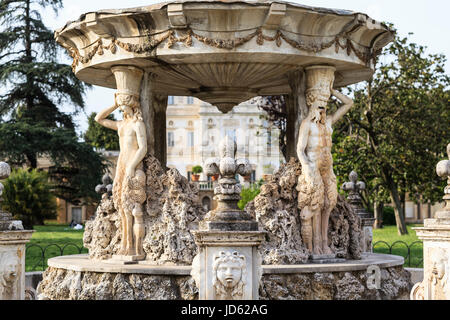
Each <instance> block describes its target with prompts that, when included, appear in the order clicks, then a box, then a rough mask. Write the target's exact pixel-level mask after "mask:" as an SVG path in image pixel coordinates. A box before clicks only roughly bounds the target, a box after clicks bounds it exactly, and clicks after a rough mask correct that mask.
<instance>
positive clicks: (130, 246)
mask: <svg viewBox="0 0 450 320" xmlns="http://www.w3.org/2000/svg"><path fill="white" fill-rule="evenodd" d="M111 71H112V72H113V74H114V76H115V78H116V85H117V92H116V93H115V96H114V105H113V106H111V107H109V108H106V109H104V110H103V111H101V112H100V113H98V114H97V116H96V117H95V120H96V121H97V122H98V123H99V124H101V125H102V126H105V127H107V128H110V129H113V130H116V131H117V133H118V134H119V145H120V154H119V158H118V160H117V166H116V174H115V177H114V183H113V191H112V193H113V201H114V206H115V207H116V209H117V211H118V212H119V214H120V218H121V244H120V251H119V257H118V258H120V257H121V256H127V258H128V259H131V260H141V259H144V258H145V254H144V252H143V246H142V241H143V237H144V233H145V230H144V224H143V209H142V204H143V203H144V202H145V200H146V193H145V182H146V181H145V180H146V179H145V173H144V170H143V162H142V161H143V159H144V157H145V155H146V153H147V136H146V129H145V125H144V121H143V118H142V112H141V107H140V102H139V91H140V86H141V79H142V75H143V71H142V70H140V69H138V68H136V67H132V66H116V67H112V68H111ZM117 108H119V110H120V111H122V114H123V120H121V121H113V120H109V119H106V117H107V116H108V115H109V114H111V113H112V112H113V111H114V110H116V109H117ZM133 218H134V221H133ZM114 257H117V256H113V258H114Z"/></svg>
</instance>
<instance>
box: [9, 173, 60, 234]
mask: <svg viewBox="0 0 450 320" xmlns="http://www.w3.org/2000/svg"><path fill="white" fill-rule="evenodd" d="M3 185H4V186H5V190H4V193H3V199H4V200H3V209H4V210H5V211H9V212H11V213H12V215H13V216H14V219H17V220H22V224H23V226H24V228H25V229H32V228H33V226H34V225H43V224H44V220H45V219H53V218H55V217H56V198H55V196H54V195H53V194H52V192H51V186H50V184H49V182H48V176H47V173H46V172H44V171H37V170H36V169H33V170H30V171H28V170H25V169H18V170H13V172H12V173H11V175H10V176H9V178H8V179H6V180H5V181H4V182H3Z"/></svg>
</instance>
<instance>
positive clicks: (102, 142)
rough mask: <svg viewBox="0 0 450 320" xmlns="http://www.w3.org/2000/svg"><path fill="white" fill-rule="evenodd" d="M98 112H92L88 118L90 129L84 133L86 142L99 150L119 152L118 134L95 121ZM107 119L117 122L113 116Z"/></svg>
mask: <svg viewBox="0 0 450 320" xmlns="http://www.w3.org/2000/svg"><path fill="white" fill-rule="evenodd" d="M96 115H97V113H96V112H92V113H91V115H90V116H89V118H88V123H89V126H88V129H87V130H86V132H85V133H84V141H86V142H87V143H89V144H90V145H91V146H93V147H94V148H97V149H105V150H119V136H118V135H117V132H116V131H114V130H111V129H109V128H106V127H104V126H102V125H100V124H99V123H97V121H95V116H96ZM107 119H109V120H116V118H115V117H114V115H113V114H110V115H109V116H108V117H107Z"/></svg>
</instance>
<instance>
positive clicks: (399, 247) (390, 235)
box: [373, 224, 423, 268]
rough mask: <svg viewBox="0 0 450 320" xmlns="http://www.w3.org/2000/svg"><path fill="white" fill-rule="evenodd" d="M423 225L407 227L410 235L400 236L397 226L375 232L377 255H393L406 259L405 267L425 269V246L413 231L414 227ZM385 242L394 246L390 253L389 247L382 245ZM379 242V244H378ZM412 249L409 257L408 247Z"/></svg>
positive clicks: (374, 241)
mask: <svg viewBox="0 0 450 320" xmlns="http://www.w3.org/2000/svg"><path fill="white" fill-rule="evenodd" d="M421 226H423V225H419V224H411V225H407V229H408V235H404V236H399V235H398V233H397V227H396V226H385V227H383V228H382V229H375V230H373V244H374V252H377V253H391V254H395V255H399V256H403V257H404V258H405V266H406V267H412V268H422V267H423V261H422V259H423V245H422V242H421V240H419V238H417V236H416V232H415V231H414V230H412V228H413V227H421ZM381 241H384V242H386V243H388V244H389V245H390V246H392V251H391V252H389V247H388V246H387V245H386V244H385V243H382V242H381ZM377 242H378V243H377ZM407 246H409V247H410V249H409V250H410V255H408V247H407Z"/></svg>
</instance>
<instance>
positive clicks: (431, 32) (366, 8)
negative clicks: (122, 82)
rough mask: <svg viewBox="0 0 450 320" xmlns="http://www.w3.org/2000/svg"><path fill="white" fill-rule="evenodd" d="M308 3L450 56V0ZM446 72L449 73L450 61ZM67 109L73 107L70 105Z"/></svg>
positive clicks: (73, 2) (82, 3) (103, 1)
mask: <svg viewBox="0 0 450 320" xmlns="http://www.w3.org/2000/svg"><path fill="white" fill-rule="evenodd" d="M159 2H163V1H155V0H126V1H123V0H95V1H94V0H63V6H64V7H63V8H62V9H61V10H59V12H58V15H57V16H56V15H55V13H54V12H53V10H51V9H46V10H45V11H44V12H42V19H43V22H44V23H45V24H46V25H47V26H48V27H49V28H52V29H57V28H60V27H62V26H64V25H65V23H66V22H67V21H71V20H76V19H78V18H79V16H80V15H81V14H83V13H86V12H91V11H97V10H100V9H121V8H131V7H138V6H144V5H150V4H154V3H159ZM289 2H295V3H299V4H304V5H308V6H315V7H324V8H337V9H346V10H352V11H355V12H362V13H366V14H368V15H369V16H370V17H371V18H373V19H375V20H377V21H380V22H390V23H393V24H394V26H395V28H396V29H397V32H398V34H399V35H400V36H407V35H408V33H410V32H412V33H413V35H411V36H409V39H410V41H412V42H416V43H418V44H420V45H423V46H426V47H427V48H428V51H427V52H428V53H433V54H435V53H443V54H444V55H445V56H446V57H447V58H448V59H449V58H450V36H449V34H450V19H449V17H448V12H450V1H449V0H339V1H336V0H334V1H332V0H300V1H296V0H291V1H289ZM446 72H447V73H450V61H447V64H446ZM113 93H114V91H113V90H112V89H106V88H102V87H98V86H94V87H93V88H92V89H91V90H89V91H88V93H87V94H86V99H85V102H86V108H85V111H84V113H82V114H79V115H78V116H76V117H75V122H76V123H77V125H78V132H84V131H85V130H86V129H87V115H89V114H90V113H91V112H93V111H95V112H99V111H100V110H101V109H103V108H105V107H108V106H110V105H111V104H113ZM64 110H66V111H73V110H72V109H71V108H70V106H65V107H64Z"/></svg>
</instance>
